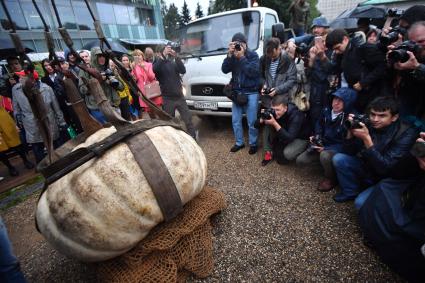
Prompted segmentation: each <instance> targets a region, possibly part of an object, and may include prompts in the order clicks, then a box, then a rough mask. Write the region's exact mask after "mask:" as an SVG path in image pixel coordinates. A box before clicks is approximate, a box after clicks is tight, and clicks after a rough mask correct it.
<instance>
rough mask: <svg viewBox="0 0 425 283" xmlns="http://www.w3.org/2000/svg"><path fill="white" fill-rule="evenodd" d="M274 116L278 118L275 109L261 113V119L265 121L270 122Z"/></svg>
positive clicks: (267, 109)
mask: <svg viewBox="0 0 425 283" xmlns="http://www.w3.org/2000/svg"><path fill="white" fill-rule="evenodd" d="M272 116H273V117H274V118H276V111H275V110H274V109H273V108H266V109H264V112H261V113H260V118H261V119H264V120H270V119H271V118H272Z"/></svg>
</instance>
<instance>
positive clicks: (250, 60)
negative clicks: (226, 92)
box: [221, 49, 260, 92]
mask: <svg viewBox="0 0 425 283" xmlns="http://www.w3.org/2000/svg"><path fill="white" fill-rule="evenodd" d="M221 71H222V72H223V73H225V74H227V73H229V72H232V80H231V84H232V87H233V89H234V90H240V91H247V92H248V91H249V92H256V91H258V88H259V86H260V59H259V57H258V54H257V53H255V52H254V51H251V50H249V49H247V50H246V52H245V56H244V57H242V58H241V59H239V60H238V59H237V58H236V57H235V56H231V57H226V58H225V59H224V61H223V64H222V66H221Z"/></svg>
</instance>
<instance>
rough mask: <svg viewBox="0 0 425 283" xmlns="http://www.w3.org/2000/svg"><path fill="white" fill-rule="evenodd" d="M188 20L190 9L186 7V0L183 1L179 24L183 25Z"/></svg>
mask: <svg viewBox="0 0 425 283" xmlns="http://www.w3.org/2000/svg"><path fill="white" fill-rule="evenodd" d="M189 22H190V11H189V7H187V3H186V0H185V1H184V2H183V7H182V14H181V16H180V26H185V25H187V23H189Z"/></svg>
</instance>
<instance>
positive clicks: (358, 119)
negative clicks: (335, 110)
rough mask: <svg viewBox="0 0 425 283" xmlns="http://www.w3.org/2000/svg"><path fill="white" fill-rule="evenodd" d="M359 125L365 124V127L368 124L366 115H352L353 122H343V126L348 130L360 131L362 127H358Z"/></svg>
mask: <svg viewBox="0 0 425 283" xmlns="http://www.w3.org/2000/svg"><path fill="white" fill-rule="evenodd" d="M360 123H363V124H365V125H366V126H367V125H369V124H370V120H369V117H368V115H366V114H358V115H354V117H353V120H352V121H351V120H348V119H347V120H345V122H344V126H345V128H346V129H348V130H352V129H360V128H361V127H362V126H360Z"/></svg>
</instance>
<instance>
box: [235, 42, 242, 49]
mask: <svg viewBox="0 0 425 283" xmlns="http://www.w3.org/2000/svg"><path fill="white" fill-rule="evenodd" d="M235 50H236V51H241V50H242V47H241V44H240V43H239V42H238V43H235Z"/></svg>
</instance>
